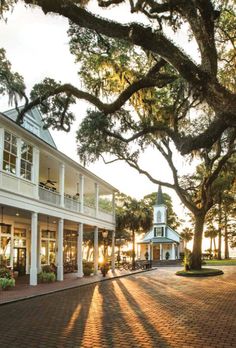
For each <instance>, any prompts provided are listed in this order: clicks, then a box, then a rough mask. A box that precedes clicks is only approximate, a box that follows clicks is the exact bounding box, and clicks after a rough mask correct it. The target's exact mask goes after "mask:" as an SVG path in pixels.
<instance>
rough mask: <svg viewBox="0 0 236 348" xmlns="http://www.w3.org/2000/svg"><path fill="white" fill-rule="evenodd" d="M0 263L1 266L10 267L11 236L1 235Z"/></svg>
mask: <svg viewBox="0 0 236 348" xmlns="http://www.w3.org/2000/svg"><path fill="white" fill-rule="evenodd" d="M0 256H1V259H0V263H1V266H5V267H10V261H11V237H5V236H2V237H1V249H0Z"/></svg>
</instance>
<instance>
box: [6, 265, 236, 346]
mask: <svg viewBox="0 0 236 348" xmlns="http://www.w3.org/2000/svg"><path fill="white" fill-rule="evenodd" d="M221 269H223V270H224V272H225V274H224V275H223V276H218V277H209V278H205V279H204V278H201V279H199V278H198V279H197V278H195V279H187V278H182V277H176V276H174V272H175V271H176V268H159V269H158V270H155V271H151V272H147V273H142V274H138V275H132V276H129V277H126V278H120V279H114V280H110V281H107V282H102V283H97V284H91V285H88V286H84V287H81V288H77V289H71V290H67V291H64V292H60V293H55V294H51V295H46V296H42V297H39V298H34V299H31V300H26V301H21V302H17V303H12V304H7V305H4V306H0V347H1V348H4V347H11V348H13V347H41V348H43V347H49V348H50V347H122V348H123V347H129V348H130V347H157V348H158V347H178V348H179V347H180V348H184V347H186V348H187V347H188V348H189V347H198V348H199V347H204V348H206V347H215V348H216V347H217V348H221V347H222V348H223V347H236V267H230V266H228V267H221Z"/></svg>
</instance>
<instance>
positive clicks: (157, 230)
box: [154, 227, 164, 237]
mask: <svg viewBox="0 0 236 348" xmlns="http://www.w3.org/2000/svg"><path fill="white" fill-rule="evenodd" d="M154 237H164V227H154Z"/></svg>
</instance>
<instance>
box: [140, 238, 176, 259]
mask: <svg viewBox="0 0 236 348" xmlns="http://www.w3.org/2000/svg"><path fill="white" fill-rule="evenodd" d="M138 249H139V250H138V255H139V258H140V259H141V260H144V259H147V260H151V261H161V260H177V259H179V244H178V243H177V242H176V241H174V240H171V239H168V238H164V237H163V238H161V237H158V238H151V239H149V240H145V241H142V242H139V243H138Z"/></svg>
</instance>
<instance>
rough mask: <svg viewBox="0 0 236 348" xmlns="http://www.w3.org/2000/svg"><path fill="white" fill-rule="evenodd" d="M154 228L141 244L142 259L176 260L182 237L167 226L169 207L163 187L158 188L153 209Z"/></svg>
mask: <svg viewBox="0 0 236 348" xmlns="http://www.w3.org/2000/svg"><path fill="white" fill-rule="evenodd" d="M153 208H154V209H153V227H152V229H151V230H150V231H149V232H147V233H146V234H145V236H144V238H143V239H142V240H141V241H140V242H139V245H140V259H142V260H143V259H145V258H146V256H147V257H148V259H149V260H152V261H159V260H166V259H169V260H176V259H178V258H179V252H180V242H181V240H180V235H179V234H178V233H177V232H176V231H174V230H173V229H172V228H170V227H169V226H168V225H167V213H168V212H167V207H166V205H165V204H164V200H163V195H162V190H161V186H159V188H158V192H157V200H156V204H155V205H154V207H153Z"/></svg>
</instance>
